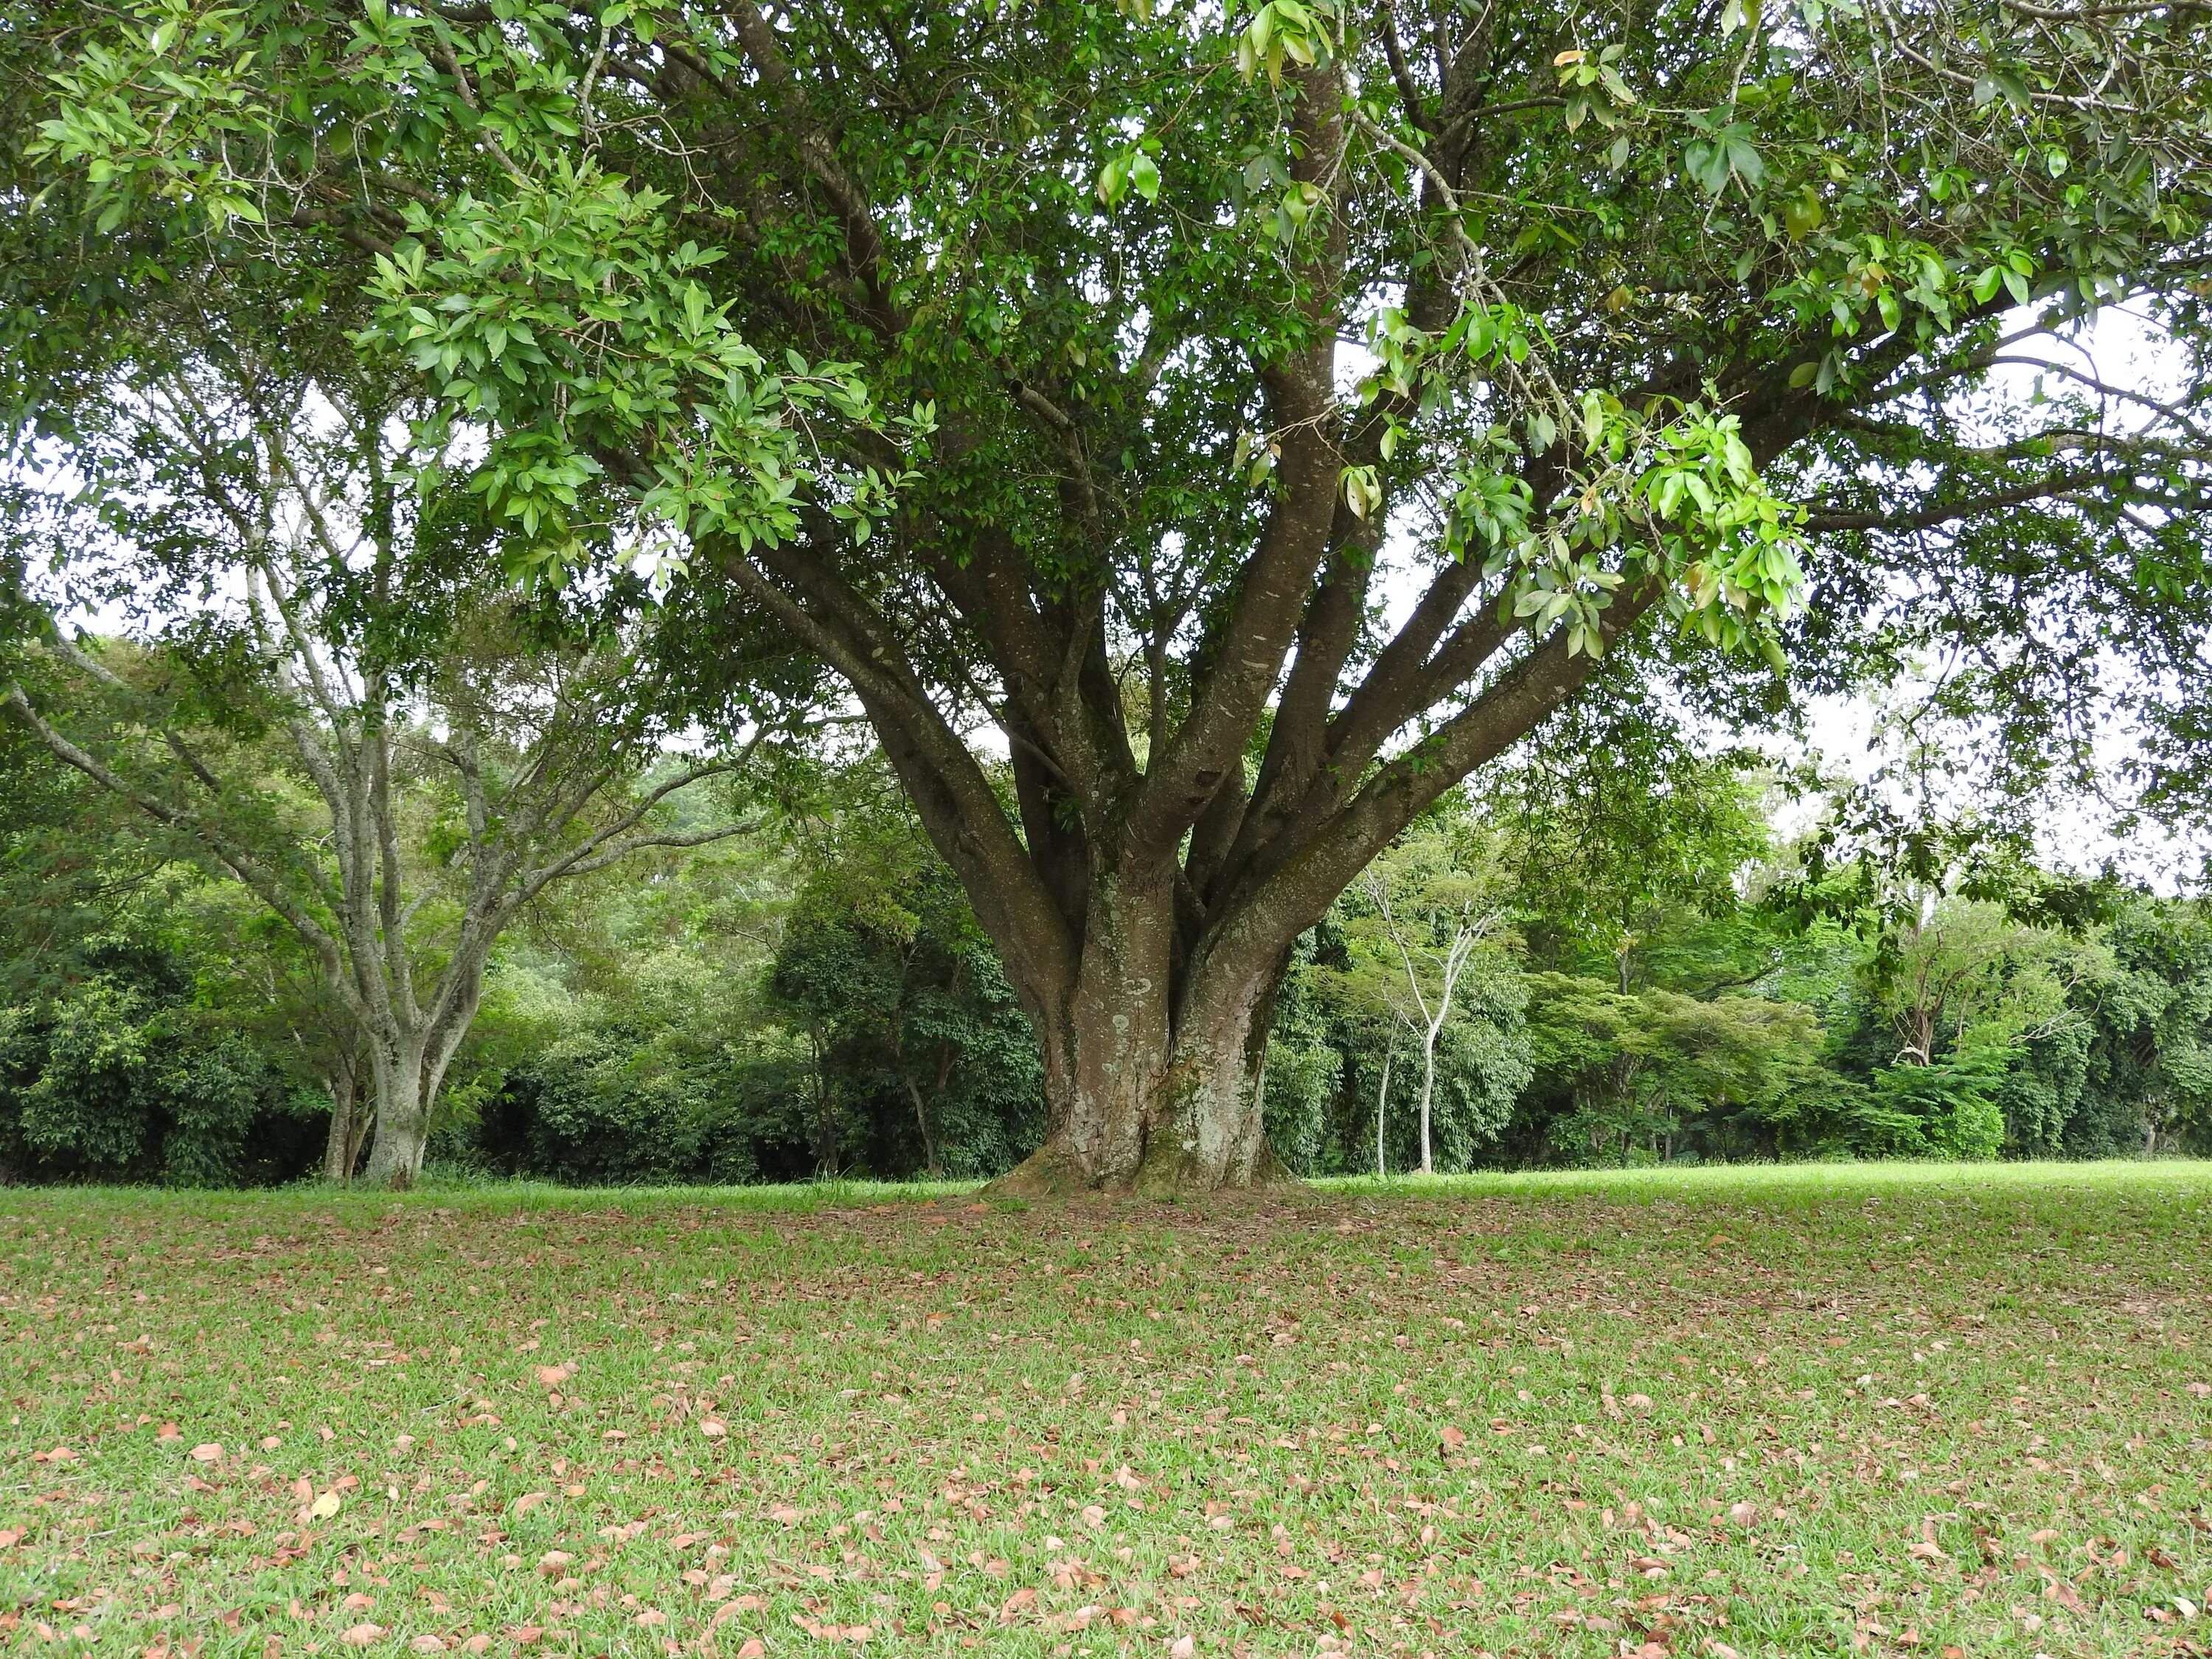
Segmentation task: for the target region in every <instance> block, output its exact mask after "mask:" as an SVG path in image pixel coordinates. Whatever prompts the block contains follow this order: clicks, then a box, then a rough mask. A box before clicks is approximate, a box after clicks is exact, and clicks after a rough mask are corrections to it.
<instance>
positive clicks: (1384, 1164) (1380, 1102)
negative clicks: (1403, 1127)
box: [1375, 1044, 1396, 1180]
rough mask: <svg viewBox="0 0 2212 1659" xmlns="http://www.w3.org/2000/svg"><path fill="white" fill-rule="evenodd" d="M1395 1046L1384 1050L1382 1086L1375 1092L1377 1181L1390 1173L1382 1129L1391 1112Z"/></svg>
mask: <svg viewBox="0 0 2212 1659" xmlns="http://www.w3.org/2000/svg"><path fill="white" fill-rule="evenodd" d="M1395 1049H1396V1045H1395V1044H1393V1045H1391V1046H1389V1047H1387V1048H1384V1049H1383V1084H1382V1086H1381V1087H1380V1088H1378V1089H1377V1090H1376V1091H1375V1175H1376V1179H1377V1180H1382V1179H1383V1178H1385V1177H1387V1176H1389V1173H1390V1170H1389V1160H1388V1159H1387V1158H1384V1156H1383V1125H1384V1123H1385V1121H1387V1117H1388V1114H1389V1110H1390V1056H1391V1054H1393V1053H1395Z"/></svg>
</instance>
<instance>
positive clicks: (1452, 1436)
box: [1437, 1423, 1467, 1452]
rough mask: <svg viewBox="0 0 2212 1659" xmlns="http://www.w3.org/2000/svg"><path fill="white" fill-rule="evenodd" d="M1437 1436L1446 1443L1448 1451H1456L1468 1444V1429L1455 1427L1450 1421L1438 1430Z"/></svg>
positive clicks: (1445, 1446)
mask: <svg viewBox="0 0 2212 1659" xmlns="http://www.w3.org/2000/svg"><path fill="white" fill-rule="evenodd" d="M1437 1438H1438V1439H1440V1440H1442V1441H1443V1443H1444V1449H1445V1450H1446V1451H1447V1452H1455V1451H1457V1450H1459V1449H1461V1448H1462V1446H1464V1445H1466V1444H1467V1431H1466V1430H1465V1429H1455V1428H1454V1427H1453V1426H1452V1425H1450V1424H1449V1423H1447V1424H1445V1425H1443V1428H1441V1429H1439V1430H1437Z"/></svg>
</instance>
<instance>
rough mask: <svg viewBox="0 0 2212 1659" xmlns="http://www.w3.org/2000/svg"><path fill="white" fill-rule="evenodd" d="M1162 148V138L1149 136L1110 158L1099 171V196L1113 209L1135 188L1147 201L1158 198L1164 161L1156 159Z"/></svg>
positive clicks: (1153, 200)
mask: <svg viewBox="0 0 2212 1659" xmlns="http://www.w3.org/2000/svg"><path fill="white" fill-rule="evenodd" d="M1159 147H1160V141H1159V140H1158V139H1157V138H1153V137H1146V138H1144V139H1141V140H1139V142H1138V143H1135V144H1133V145H1131V146H1130V147H1129V148H1127V149H1124V150H1121V151H1120V152H1118V153H1117V154H1115V155H1113V156H1112V157H1111V158H1109V160H1108V161H1107V163H1106V165H1105V166H1104V167H1101V168H1100V169H1099V170H1098V185H1097V189H1098V199H1099V200H1100V201H1101V202H1103V203H1104V204H1106V205H1107V206H1108V207H1109V208H1110V207H1113V206H1115V205H1116V204H1118V203H1120V201H1121V197H1123V196H1125V195H1127V193H1128V192H1129V191H1132V190H1134V191H1136V192H1137V194H1138V195H1139V196H1141V197H1144V198H1145V199H1146V201H1147V202H1157V201H1158V200H1159V199H1160V164H1159V163H1158V161H1154V160H1153V159H1152V158H1153V156H1154V155H1156V154H1157V153H1158V150H1159Z"/></svg>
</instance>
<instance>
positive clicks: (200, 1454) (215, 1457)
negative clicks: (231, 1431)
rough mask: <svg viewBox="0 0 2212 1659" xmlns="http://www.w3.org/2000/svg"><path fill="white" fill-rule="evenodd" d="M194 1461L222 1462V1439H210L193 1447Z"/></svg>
mask: <svg viewBox="0 0 2212 1659" xmlns="http://www.w3.org/2000/svg"><path fill="white" fill-rule="evenodd" d="M192 1462H195V1463H220V1462H222V1442H221V1441H219V1440H210V1441H209V1442H207V1443H205V1444H204V1445H199V1446H195V1447H193V1448H192Z"/></svg>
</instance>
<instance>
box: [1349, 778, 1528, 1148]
mask: <svg viewBox="0 0 2212 1659" xmlns="http://www.w3.org/2000/svg"><path fill="white" fill-rule="evenodd" d="M1493 850H1494V849H1492V848H1489V847H1487V846H1486V845H1485V844H1484V842H1483V839H1482V837H1481V835H1480V831H1479V830H1477V829H1475V828H1474V826H1472V825H1470V824H1468V823H1466V822H1465V821H1464V820H1463V819H1462V818H1459V817H1457V816H1456V815H1454V816H1452V817H1442V818H1439V819H1438V820H1437V821H1435V822H1425V823H1423V824H1422V825H1420V826H1419V827H1418V828H1416V829H1414V830H1413V831H1411V832H1409V833H1408V834H1407V836H1405V837H1403V838H1402V839H1401V841H1400V842H1398V843H1397V844H1396V845H1395V846H1394V847H1392V848H1389V850H1388V851H1386V852H1385V853H1383V854H1382V856H1381V857H1379V858H1377V859H1376V860H1375V862H1374V863H1372V864H1370V865H1369V866H1367V870H1366V872H1365V873H1364V875H1362V876H1361V878H1360V879H1359V884H1358V891H1359V895H1360V896H1361V898H1362V899H1364V901H1365V905H1364V910H1365V913H1366V914H1365V915H1363V916H1362V917H1360V918H1359V919H1358V921H1357V922H1355V924H1354V928H1355V930H1356V931H1357V932H1358V933H1362V934H1364V935H1366V936H1367V938H1368V939H1369V942H1370V948H1375V947H1379V948H1380V949H1381V950H1382V951H1383V952H1385V953H1386V954H1388V955H1391V956H1395V957H1396V959H1397V963H1396V965H1397V966H1398V968H1399V969H1401V971H1402V973H1403V975H1404V980H1403V983H1402V985H1401V986H1399V987H1397V994H1395V995H1394V996H1393V997H1392V998H1391V999H1390V1000H1391V1001H1392V1002H1393V1003H1394V1004H1395V1005H1396V1012H1397V1014H1398V1017H1399V1018H1400V1020H1401V1023H1403V1024H1405V1025H1406V1026H1407V1027H1408V1028H1409V1029H1410V1030H1412V1032H1413V1036H1415V1037H1416V1038H1417V1039H1418V1040H1419V1042H1420V1045H1421V1106H1420V1148H1421V1160H1420V1170H1421V1173H1422V1174H1423V1175H1434V1174H1435V1173H1436V1167H1437V1166H1436V1149H1435V1146H1434V1144H1433V1139H1432V1137H1431V1133H1430V1114H1431V1110H1432V1109H1433V1108H1434V1106H1435V1103H1436V1093H1437V1036H1439V1035H1440V1034H1441V1033H1442V1032H1443V1029H1444V1025H1445V1024H1446V1022H1448V1021H1449V1019H1450V1018H1451V1017H1452V999H1453V998H1454V996H1455V995H1456V994H1457V993H1458V991H1459V987H1460V978H1461V975H1463V974H1465V973H1466V972H1467V969H1468V963H1469V961H1470V960H1471V959H1472V958H1473V957H1474V953H1475V951H1476V950H1477V949H1478V948H1479V947H1480V946H1481V945H1482V944H1483V943H1484V941H1485V940H1486V939H1487V938H1488V937H1489V935H1490V934H1491V933H1492V931H1493V930H1494V929H1496V927H1498V923H1499V922H1500V921H1503V920H1504V915H1505V910H1506V906H1505V882H1504V873H1503V872H1502V871H1501V870H1499V868H1498V866H1497V863H1496V860H1495V859H1494V858H1493V857H1492V856H1491V855H1492V852H1493ZM1363 924H1364V925H1363ZM1386 971H1387V969H1386ZM1389 1064H1390V1060H1389V1051H1388V1050H1386V1051H1385V1052H1384V1054H1383V1083H1382V1085H1381V1086H1380V1088H1379V1089H1378V1090H1377V1091H1376V1105H1375V1114H1376V1130H1375V1135H1376V1174H1378V1175H1380V1174H1383V1173H1385V1171H1384V1170H1383V1168H1382V1164H1383V1159H1382V1155H1381V1148H1382V1146H1383V1127H1382V1119H1383V1109H1384V1104H1385V1102H1386V1101H1387V1099H1388V1097H1389V1087H1390V1085H1389V1076H1390V1071H1389Z"/></svg>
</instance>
